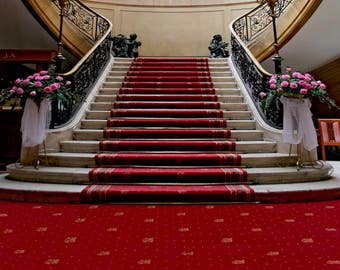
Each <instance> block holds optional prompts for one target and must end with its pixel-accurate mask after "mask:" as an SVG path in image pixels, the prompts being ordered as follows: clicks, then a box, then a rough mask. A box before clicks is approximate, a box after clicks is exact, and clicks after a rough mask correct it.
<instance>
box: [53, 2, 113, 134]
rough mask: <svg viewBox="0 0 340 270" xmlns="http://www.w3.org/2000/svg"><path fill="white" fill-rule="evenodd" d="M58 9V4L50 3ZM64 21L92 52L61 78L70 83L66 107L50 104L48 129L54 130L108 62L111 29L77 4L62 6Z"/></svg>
mask: <svg viewBox="0 0 340 270" xmlns="http://www.w3.org/2000/svg"><path fill="white" fill-rule="evenodd" d="M52 1H53V3H54V4H55V5H56V6H57V7H59V3H58V1H57V0H52ZM65 10H66V12H65V18H66V19H67V20H69V21H70V22H72V24H73V25H74V26H75V27H76V28H77V29H78V30H79V31H81V32H82V33H83V34H85V35H86V36H87V38H89V39H90V40H92V41H93V44H94V45H93V47H92V49H91V50H90V51H89V52H88V53H87V54H86V55H85V56H84V57H83V58H82V59H80V61H79V62H78V63H77V64H76V65H75V67H74V68H73V69H72V70H71V71H69V72H67V73H65V74H63V76H64V77H65V78H66V79H68V80H70V81H71V82H72V84H71V87H72V89H71V93H70V97H69V99H68V101H67V104H61V103H59V102H58V101H55V102H54V103H53V104H52V121H51V128H57V127H60V126H62V125H64V124H65V123H67V122H68V121H70V120H71V119H72V117H73V116H74V115H75V113H76V112H77V110H78V109H79V107H80V106H81V104H82V102H83V101H84V99H85V98H86V96H87V95H88V93H89V90H90V89H91V88H92V86H93V85H94V83H95V82H96V81H97V79H98V77H99V76H100V74H101V72H102V70H103V68H104V67H105V66H106V64H107V63H108V61H109V60H110V54H111V30H112V25H111V23H110V22H109V21H107V20H106V19H105V18H104V17H102V16H100V15H99V14H97V13H96V12H94V11H93V10H91V9H89V8H88V7H87V6H85V5H84V4H82V3H81V2H80V1H79V0H68V1H67V4H66V6H65Z"/></svg>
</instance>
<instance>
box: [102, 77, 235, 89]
mask: <svg viewBox="0 0 340 270" xmlns="http://www.w3.org/2000/svg"><path fill="white" fill-rule="evenodd" d="M151 83H152V82H151ZM102 87H104V88H120V87H122V79H120V80H117V81H112V82H110V81H105V82H104V83H103V86H102ZM151 87H152V86H151ZM214 88H216V89H219V88H237V84H236V82H235V81H230V82H225V81H223V82H214Z"/></svg>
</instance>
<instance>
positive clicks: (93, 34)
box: [52, 0, 110, 42]
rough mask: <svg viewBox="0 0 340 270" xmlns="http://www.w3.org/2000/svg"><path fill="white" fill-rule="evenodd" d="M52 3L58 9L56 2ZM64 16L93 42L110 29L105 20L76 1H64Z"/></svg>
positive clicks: (55, 0)
mask: <svg viewBox="0 0 340 270" xmlns="http://www.w3.org/2000/svg"><path fill="white" fill-rule="evenodd" d="M52 2H53V3H54V4H55V5H56V7H57V8H58V9H60V6H59V1H58V0H52ZM64 16H65V18H67V20H68V21H69V22H71V23H72V24H73V25H74V26H75V27H77V29H78V30H79V31H80V32H81V33H83V34H84V35H85V36H86V37H88V38H89V39H90V40H92V41H93V42H95V41H97V40H98V39H99V38H101V37H102V36H103V35H104V34H105V33H106V31H107V30H108V28H109V27H110V23H109V22H108V21H107V20H106V19H105V18H103V17H102V16H100V15H99V14H97V13H96V12H94V11H93V10H92V9H90V8H88V7H87V6H85V5H84V4H82V3H81V2H79V1H78V0H68V1H66V5H65V8H64Z"/></svg>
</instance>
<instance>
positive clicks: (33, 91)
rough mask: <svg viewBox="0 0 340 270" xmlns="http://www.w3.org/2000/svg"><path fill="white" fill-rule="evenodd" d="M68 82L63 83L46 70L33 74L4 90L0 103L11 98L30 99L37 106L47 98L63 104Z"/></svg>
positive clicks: (66, 94)
mask: <svg viewBox="0 0 340 270" xmlns="http://www.w3.org/2000/svg"><path fill="white" fill-rule="evenodd" d="M70 85H71V82H70V81H64V78H63V77H62V76H60V75H53V74H50V73H49V71H47V70H42V71H40V72H37V73H34V74H32V75H30V76H27V78H18V79H16V80H15V81H14V85H13V87H12V88H10V89H8V90H5V91H4V92H3V93H1V95H0V102H4V101H7V100H9V99H12V98H17V99H20V100H22V101H23V100H26V99H27V98H32V99H33V100H34V102H35V103H36V104H37V105H38V106H39V105H40V102H41V101H42V100H43V99H44V98H47V99H49V100H51V101H52V100H55V99H57V100H59V101H61V102H62V103H65V102H66V100H67V97H68V96H69V90H70Z"/></svg>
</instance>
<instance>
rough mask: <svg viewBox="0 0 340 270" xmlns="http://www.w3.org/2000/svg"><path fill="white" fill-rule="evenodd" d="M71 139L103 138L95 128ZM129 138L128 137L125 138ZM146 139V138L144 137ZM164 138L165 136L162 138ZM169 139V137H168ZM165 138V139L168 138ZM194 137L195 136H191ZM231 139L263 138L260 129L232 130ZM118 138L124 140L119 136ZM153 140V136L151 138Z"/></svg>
mask: <svg viewBox="0 0 340 270" xmlns="http://www.w3.org/2000/svg"><path fill="white" fill-rule="evenodd" d="M164 130H166V128H164ZM73 139H75V140H87V141H88V140H90V141H92V140H101V139H103V130H96V129H76V130H74V131H73ZM126 139H129V138H126ZM146 139H147V138H146ZM163 139H164V140H165V139H166V138H163ZM169 139H171V138H169ZM169 139H166V140H169ZM191 139H196V138H191ZM231 139H234V140H237V141H257V140H263V132H262V131H260V130H232V131H231ZM120 140H124V139H122V138H120ZM152 140H155V138H152Z"/></svg>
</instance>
